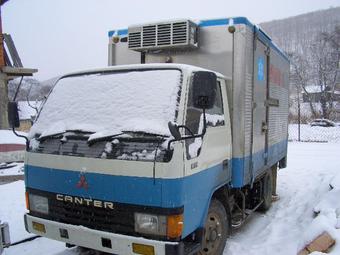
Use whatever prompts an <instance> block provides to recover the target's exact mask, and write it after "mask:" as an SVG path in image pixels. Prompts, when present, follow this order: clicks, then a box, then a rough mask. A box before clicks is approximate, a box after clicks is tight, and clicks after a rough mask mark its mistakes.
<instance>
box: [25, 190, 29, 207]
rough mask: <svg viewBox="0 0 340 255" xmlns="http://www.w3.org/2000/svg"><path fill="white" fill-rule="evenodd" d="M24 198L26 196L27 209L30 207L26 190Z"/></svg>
mask: <svg viewBox="0 0 340 255" xmlns="http://www.w3.org/2000/svg"><path fill="white" fill-rule="evenodd" d="M25 198H26V209H27V210H29V209H30V202H29V200H28V192H27V191H26V192H25Z"/></svg>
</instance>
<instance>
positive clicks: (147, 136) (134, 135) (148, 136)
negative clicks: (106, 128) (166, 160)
mask: <svg viewBox="0 0 340 255" xmlns="http://www.w3.org/2000/svg"><path fill="white" fill-rule="evenodd" d="M165 137H167V136H164V135H160V134H152V133H148V132H144V131H128V130H126V131H122V133H119V134H114V135H106V136H101V137H98V138H93V139H91V140H88V141H87V144H88V145H89V146H91V145H93V144H95V143H97V142H102V141H108V140H110V139H113V138H125V139H127V140H131V139H138V140H139V141H148V140H159V139H164V138H165ZM157 138H158V139H157Z"/></svg>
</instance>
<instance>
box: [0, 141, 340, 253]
mask: <svg viewBox="0 0 340 255" xmlns="http://www.w3.org/2000/svg"><path fill="white" fill-rule="evenodd" d="M339 146H340V144H339V143H298V142H290V143H289V144H288V167H287V168H286V169H282V170H280V171H279V172H278V187H277V188H278V194H279V195H280V199H279V200H278V201H276V202H275V203H273V205H272V208H271V209H270V210H269V211H268V212H266V213H259V212H255V213H254V214H253V215H251V216H250V218H249V220H248V222H247V223H246V224H245V225H244V226H243V227H241V228H240V229H238V230H236V231H234V233H233V234H232V236H231V237H230V238H229V239H228V241H227V245H226V248H225V251H224V254H225V255H259V254H261V255H272V254H276V255H291V254H292V255H295V254H297V252H298V251H299V250H300V249H301V247H302V246H303V245H304V244H305V243H306V242H307V241H308V240H311V239H313V237H314V236H315V235H317V234H318V233H322V232H323V231H325V230H327V231H329V234H331V235H332V236H333V237H334V238H335V239H336V242H337V243H336V244H335V246H334V247H333V248H332V249H331V250H330V252H329V253H328V254H330V255H338V254H340V237H339V235H340V229H339V227H340V222H339V216H340V211H339V210H335V209H331V210H330V209H329V208H330V207H331V206H332V204H334V205H335V204H338V203H339V201H336V203H332V200H333V199H334V201H335V200H336V194H335V193H336V192H335V190H336V189H335V188H334V189H333V190H330V186H329V184H330V183H333V182H334V180H335V179H336V176H337V175H338V173H339V163H338V162H339V157H340V150H339ZM333 195H334V196H333ZM329 199H331V200H329ZM0 201H2V206H0V219H1V220H3V221H8V222H9V223H10V229H11V235H12V240H14V241H15V240H19V239H21V238H23V237H27V236H28V234H26V232H25V230H24V226H23V220H22V218H23V217H22V216H23V213H24V212H25V205H24V201H25V198H24V183H23V182H22V181H18V182H14V183H11V184H5V185H0ZM323 201H324V202H323ZM326 202H327V203H326ZM316 207H320V208H321V209H320V210H321V211H320V213H319V215H318V216H317V217H315V213H314V209H315V208H316ZM332 207H334V206H332ZM335 207H337V206H335ZM327 208H328V209H327ZM332 210H333V211H332ZM336 227H338V229H337V228H336ZM16 254H27V255H39V254H47V255H76V254H87V253H83V252H81V251H80V250H79V249H77V248H72V249H67V248H65V246H64V244H63V243H61V242H57V241H53V240H48V239H46V238H39V239H36V240H34V241H31V242H28V243H24V244H20V245H17V246H13V247H11V248H8V249H5V252H4V255H16ZM312 254H313V255H320V254H323V253H318V252H314V253H312Z"/></svg>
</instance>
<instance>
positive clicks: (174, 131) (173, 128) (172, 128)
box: [168, 121, 182, 140]
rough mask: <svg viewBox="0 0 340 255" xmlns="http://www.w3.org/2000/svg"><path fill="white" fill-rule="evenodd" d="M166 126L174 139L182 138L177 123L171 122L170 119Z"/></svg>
mask: <svg viewBox="0 0 340 255" xmlns="http://www.w3.org/2000/svg"><path fill="white" fill-rule="evenodd" d="M168 127H169V130H170V133H171V135H172V136H173V137H174V138H175V140H180V139H181V138H182V136H181V134H180V132H179V128H178V126H177V124H175V123H172V122H171V121H169V122H168Z"/></svg>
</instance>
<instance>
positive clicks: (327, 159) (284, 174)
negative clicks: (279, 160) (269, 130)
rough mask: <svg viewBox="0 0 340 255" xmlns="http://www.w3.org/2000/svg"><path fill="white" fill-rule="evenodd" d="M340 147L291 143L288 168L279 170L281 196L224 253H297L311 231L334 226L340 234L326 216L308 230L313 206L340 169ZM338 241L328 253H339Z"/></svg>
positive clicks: (248, 225) (285, 254) (333, 254)
mask: <svg viewBox="0 0 340 255" xmlns="http://www.w3.org/2000/svg"><path fill="white" fill-rule="evenodd" d="M339 147H340V144H339V143H297V142H290V143H289V144H288V167H287V168H286V169H282V170H280V171H279V172H278V187H277V189H278V194H279V195H280V199H279V200H278V201H277V202H275V203H273V205H272V208H271V209H270V210H269V211H268V212H267V213H265V214H262V213H255V214H253V215H252V216H251V218H250V219H249V221H248V222H247V224H246V225H244V226H243V227H242V228H241V229H239V230H237V231H235V232H234V234H233V235H232V236H231V237H230V238H229V239H228V241H227V247H226V249H225V251H224V254H225V255H259V254H261V255H271V254H277V255H288V254H289V255H290V254H293V255H295V254H297V252H298V251H299V250H300V249H301V247H302V246H303V244H304V243H305V242H306V238H307V239H308V237H309V236H308V233H309V232H308V231H316V230H318V229H319V230H320V231H319V232H321V231H324V230H326V229H332V230H334V231H335V232H336V233H337V234H338V235H339V233H340V230H339V229H337V230H335V229H334V226H333V225H332V224H331V223H332V222H331V223H329V222H330V220H328V218H327V216H324V217H322V218H321V219H318V220H317V221H316V222H315V223H313V225H314V224H315V226H314V227H313V229H309V227H310V225H311V224H312V222H313V220H314V217H315V214H314V211H313V208H314V207H315V206H316V205H317V204H318V203H319V202H320V201H321V200H322V198H323V196H324V195H325V194H327V193H328V192H329V183H330V181H331V180H332V179H333V178H334V176H335V175H336V174H337V173H338V171H339V164H338V162H339V161H338V159H339V157H340V150H339ZM315 219H316V218H315ZM333 219H334V218H333ZM333 223H334V222H333ZM319 224H320V225H319ZM314 228H315V229H314ZM312 234H315V232H313V233H312ZM330 234H331V233H330ZM333 234H334V233H333ZM310 238H311V237H309V239H310ZM336 241H337V243H338V244H336V245H335V247H334V248H333V249H332V250H331V251H330V253H328V254H332V255H337V254H340V251H339V249H340V245H339V243H340V239H339V238H338V237H337V240H336ZM315 254H317V253H315Z"/></svg>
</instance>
